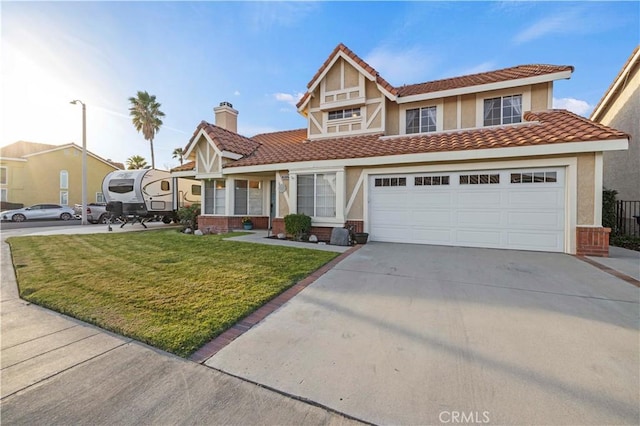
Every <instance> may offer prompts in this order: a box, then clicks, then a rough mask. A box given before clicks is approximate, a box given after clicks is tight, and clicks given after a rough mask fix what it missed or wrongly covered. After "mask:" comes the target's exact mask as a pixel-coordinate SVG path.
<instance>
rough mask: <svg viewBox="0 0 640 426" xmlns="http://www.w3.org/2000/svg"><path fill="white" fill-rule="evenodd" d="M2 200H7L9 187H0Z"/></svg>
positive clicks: (0, 198) (0, 199)
mask: <svg viewBox="0 0 640 426" xmlns="http://www.w3.org/2000/svg"><path fill="white" fill-rule="evenodd" d="M0 201H7V189H6V188H2V189H0Z"/></svg>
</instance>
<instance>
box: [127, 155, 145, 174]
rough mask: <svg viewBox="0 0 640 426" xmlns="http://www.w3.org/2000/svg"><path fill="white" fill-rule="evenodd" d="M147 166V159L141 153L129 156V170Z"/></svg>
mask: <svg viewBox="0 0 640 426" xmlns="http://www.w3.org/2000/svg"><path fill="white" fill-rule="evenodd" d="M146 166H147V160H145V159H144V157H142V156H140V155H132V156H131V157H129V158H127V170H136V169H144V168H145V167H146Z"/></svg>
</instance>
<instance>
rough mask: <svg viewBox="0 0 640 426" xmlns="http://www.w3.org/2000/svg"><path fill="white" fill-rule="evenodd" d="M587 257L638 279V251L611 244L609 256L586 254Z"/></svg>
mask: <svg viewBox="0 0 640 426" xmlns="http://www.w3.org/2000/svg"><path fill="white" fill-rule="evenodd" d="M588 258H589V259H590V260H592V261H593V262H596V263H599V264H600V265H604V266H606V267H608V268H611V269H613V270H615V271H618V272H621V273H623V274H625V275H628V276H630V277H632V278H635V279H636V280H638V281H640V251H633V250H627V249H624V248H621V247H613V246H611V247H609V257H592V256H588Z"/></svg>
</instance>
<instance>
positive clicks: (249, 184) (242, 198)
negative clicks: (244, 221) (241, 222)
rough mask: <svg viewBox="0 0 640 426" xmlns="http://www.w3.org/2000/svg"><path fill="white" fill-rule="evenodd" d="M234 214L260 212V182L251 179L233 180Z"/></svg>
mask: <svg viewBox="0 0 640 426" xmlns="http://www.w3.org/2000/svg"><path fill="white" fill-rule="evenodd" d="M234 198H235V206H234V210H233V214H235V215H243V214H250V215H261V214H262V182H260V181H253V180H236V181H235V192H234Z"/></svg>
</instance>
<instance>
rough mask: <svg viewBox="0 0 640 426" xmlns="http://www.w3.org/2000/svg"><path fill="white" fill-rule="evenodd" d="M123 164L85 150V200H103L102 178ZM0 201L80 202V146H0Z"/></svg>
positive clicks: (38, 144) (71, 203)
mask: <svg viewBox="0 0 640 426" xmlns="http://www.w3.org/2000/svg"><path fill="white" fill-rule="evenodd" d="M123 168H124V165H123V164H121V163H115V162H112V161H110V160H105V159H102V158H100V157H98V156H97V155H95V154H93V153H91V152H87V201H88V202H103V201H104V197H103V195H102V179H103V178H104V177H105V176H106V175H107V173H109V172H112V171H114V170H118V169H123ZM0 191H2V192H1V194H2V201H7V202H11V203H19V204H24V205H25V206H30V205H32V204H36V203H55V204H63V205H73V204H80V203H82V148H81V147H79V146H77V145H75V144H73V143H70V144H66V145H49V144H43V143H34V142H25V141H18V142H15V143H12V144H10V145H7V146H4V147H2V148H0Z"/></svg>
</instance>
